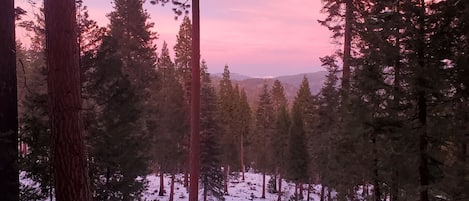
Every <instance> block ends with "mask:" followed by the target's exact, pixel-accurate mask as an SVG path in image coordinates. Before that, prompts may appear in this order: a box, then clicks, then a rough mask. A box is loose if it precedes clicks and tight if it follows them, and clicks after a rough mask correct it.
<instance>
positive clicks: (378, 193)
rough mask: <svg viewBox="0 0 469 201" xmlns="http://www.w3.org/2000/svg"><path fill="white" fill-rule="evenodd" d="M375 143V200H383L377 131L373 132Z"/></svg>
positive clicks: (373, 141)
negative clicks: (380, 184)
mask: <svg viewBox="0 0 469 201" xmlns="http://www.w3.org/2000/svg"><path fill="white" fill-rule="evenodd" d="M371 141H372V143H373V157H374V159H373V176H374V178H373V179H374V184H373V185H374V186H373V189H374V198H375V201H381V189H380V186H379V183H380V182H379V170H378V151H377V150H376V149H377V142H376V133H373V137H372V139H371Z"/></svg>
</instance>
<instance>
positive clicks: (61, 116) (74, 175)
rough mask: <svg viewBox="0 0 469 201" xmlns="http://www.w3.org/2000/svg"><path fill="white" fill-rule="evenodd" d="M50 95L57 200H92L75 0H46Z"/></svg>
mask: <svg viewBox="0 0 469 201" xmlns="http://www.w3.org/2000/svg"><path fill="white" fill-rule="evenodd" d="M44 10H45V25H46V26H45V28H46V29H45V30H46V50H47V51H46V58H47V67H48V70H47V71H48V77H47V78H48V79H47V81H48V82H47V83H48V95H49V112H50V120H51V125H52V127H51V130H52V136H53V142H54V143H53V146H52V153H53V158H52V159H53V167H54V168H53V169H54V178H55V192H56V198H57V200H79V201H87V200H91V191H90V182H89V178H88V166H87V161H86V151H85V143H84V129H83V122H82V117H81V113H80V111H81V93H80V90H81V87H80V67H79V65H78V62H79V55H78V43H77V29H76V7H75V0H46V1H44Z"/></svg>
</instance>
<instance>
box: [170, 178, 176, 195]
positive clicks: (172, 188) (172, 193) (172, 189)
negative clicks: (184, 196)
mask: <svg viewBox="0 0 469 201" xmlns="http://www.w3.org/2000/svg"><path fill="white" fill-rule="evenodd" d="M175 178H176V175H175V174H174V172H173V173H171V189H170V190H169V201H173V200H174V180H175Z"/></svg>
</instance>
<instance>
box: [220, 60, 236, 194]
mask: <svg viewBox="0 0 469 201" xmlns="http://www.w3.org/2000/svg"><path fill="white" fill-rule="evenodd" d="M219 85H220V87H219V92H218V108H219V114H218V115H219V119H220V123H221V129H222V137H221V146H222V158H221V160H222V163H223V165H224V171H225V193H228V183H227V182H228V176H229V171H230V168H236V169H238V167H239V160H238V159H239V152H238V151H239V149H238V145H239V140H240V138H239V136H238V134H239V131H238V129H237V128H236V123H237V122H238V121H237V120H236V117H235V116H236V112H237V108H236V103H237V101H238V100H239V94H238V95H237V93H239V92H236V91H235V89H234V88H233V85H232V83H231V79H230V71H229V69H228V65H226V66H225V69H224V72H223V78H222V80H220V83H219Z"/></svg>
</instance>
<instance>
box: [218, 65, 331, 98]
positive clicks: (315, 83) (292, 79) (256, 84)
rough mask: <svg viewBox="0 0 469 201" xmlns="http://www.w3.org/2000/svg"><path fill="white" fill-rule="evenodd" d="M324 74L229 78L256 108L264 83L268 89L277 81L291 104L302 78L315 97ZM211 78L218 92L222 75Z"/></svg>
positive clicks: (237, 74)
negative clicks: (243, 91) (244, 92)
mask: <svg viewBox="0 0 469 201" xmlns="http://www.w3.org/2000/svg"><path fill="white" fill-rule="evenodd" d="M326 74H327V72H326V71H318V72H312V73H300V74H295V75H283V76H277V77H273V78H270V77H269V78H255V77H250V76H246V75H242V74H239V73H230V78H231V81H232V83H233V86H235V85H238V86H239V88H240V89H244V90H245V91H246V95H247V98H248V102H249V103H250V105H251V107H256V105H257V101H258V100H257V99H258V97H259V94H260V91H261V89H262V87H263V85H264V83H265V84H267V86H268V87H269V88H271V87H272V85H273V83H274V81H275V80H279V81H280V82H281V83H282V85H283V87H284V89H285V96H286V98H287V100H288V102H289V104H291V103H292V102H293V100H294V98H295V96H296V93H297V91H298V89H299V87H300V85H301V82H302V81H303V78H304V77H306V78H308V82H309V86H310V90H311V93H312V94H313V95H316V94H317V93H319V91H320V90H321V87H322V85H323V83H324V79H325V76H326ZM211 77H212V83H213V85H214V86H215V89H216V90H217V91H218V89H219V82H220V80H221V79H222V74H221V73H216V74H213V75H212V76H211Z"/></svg>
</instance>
